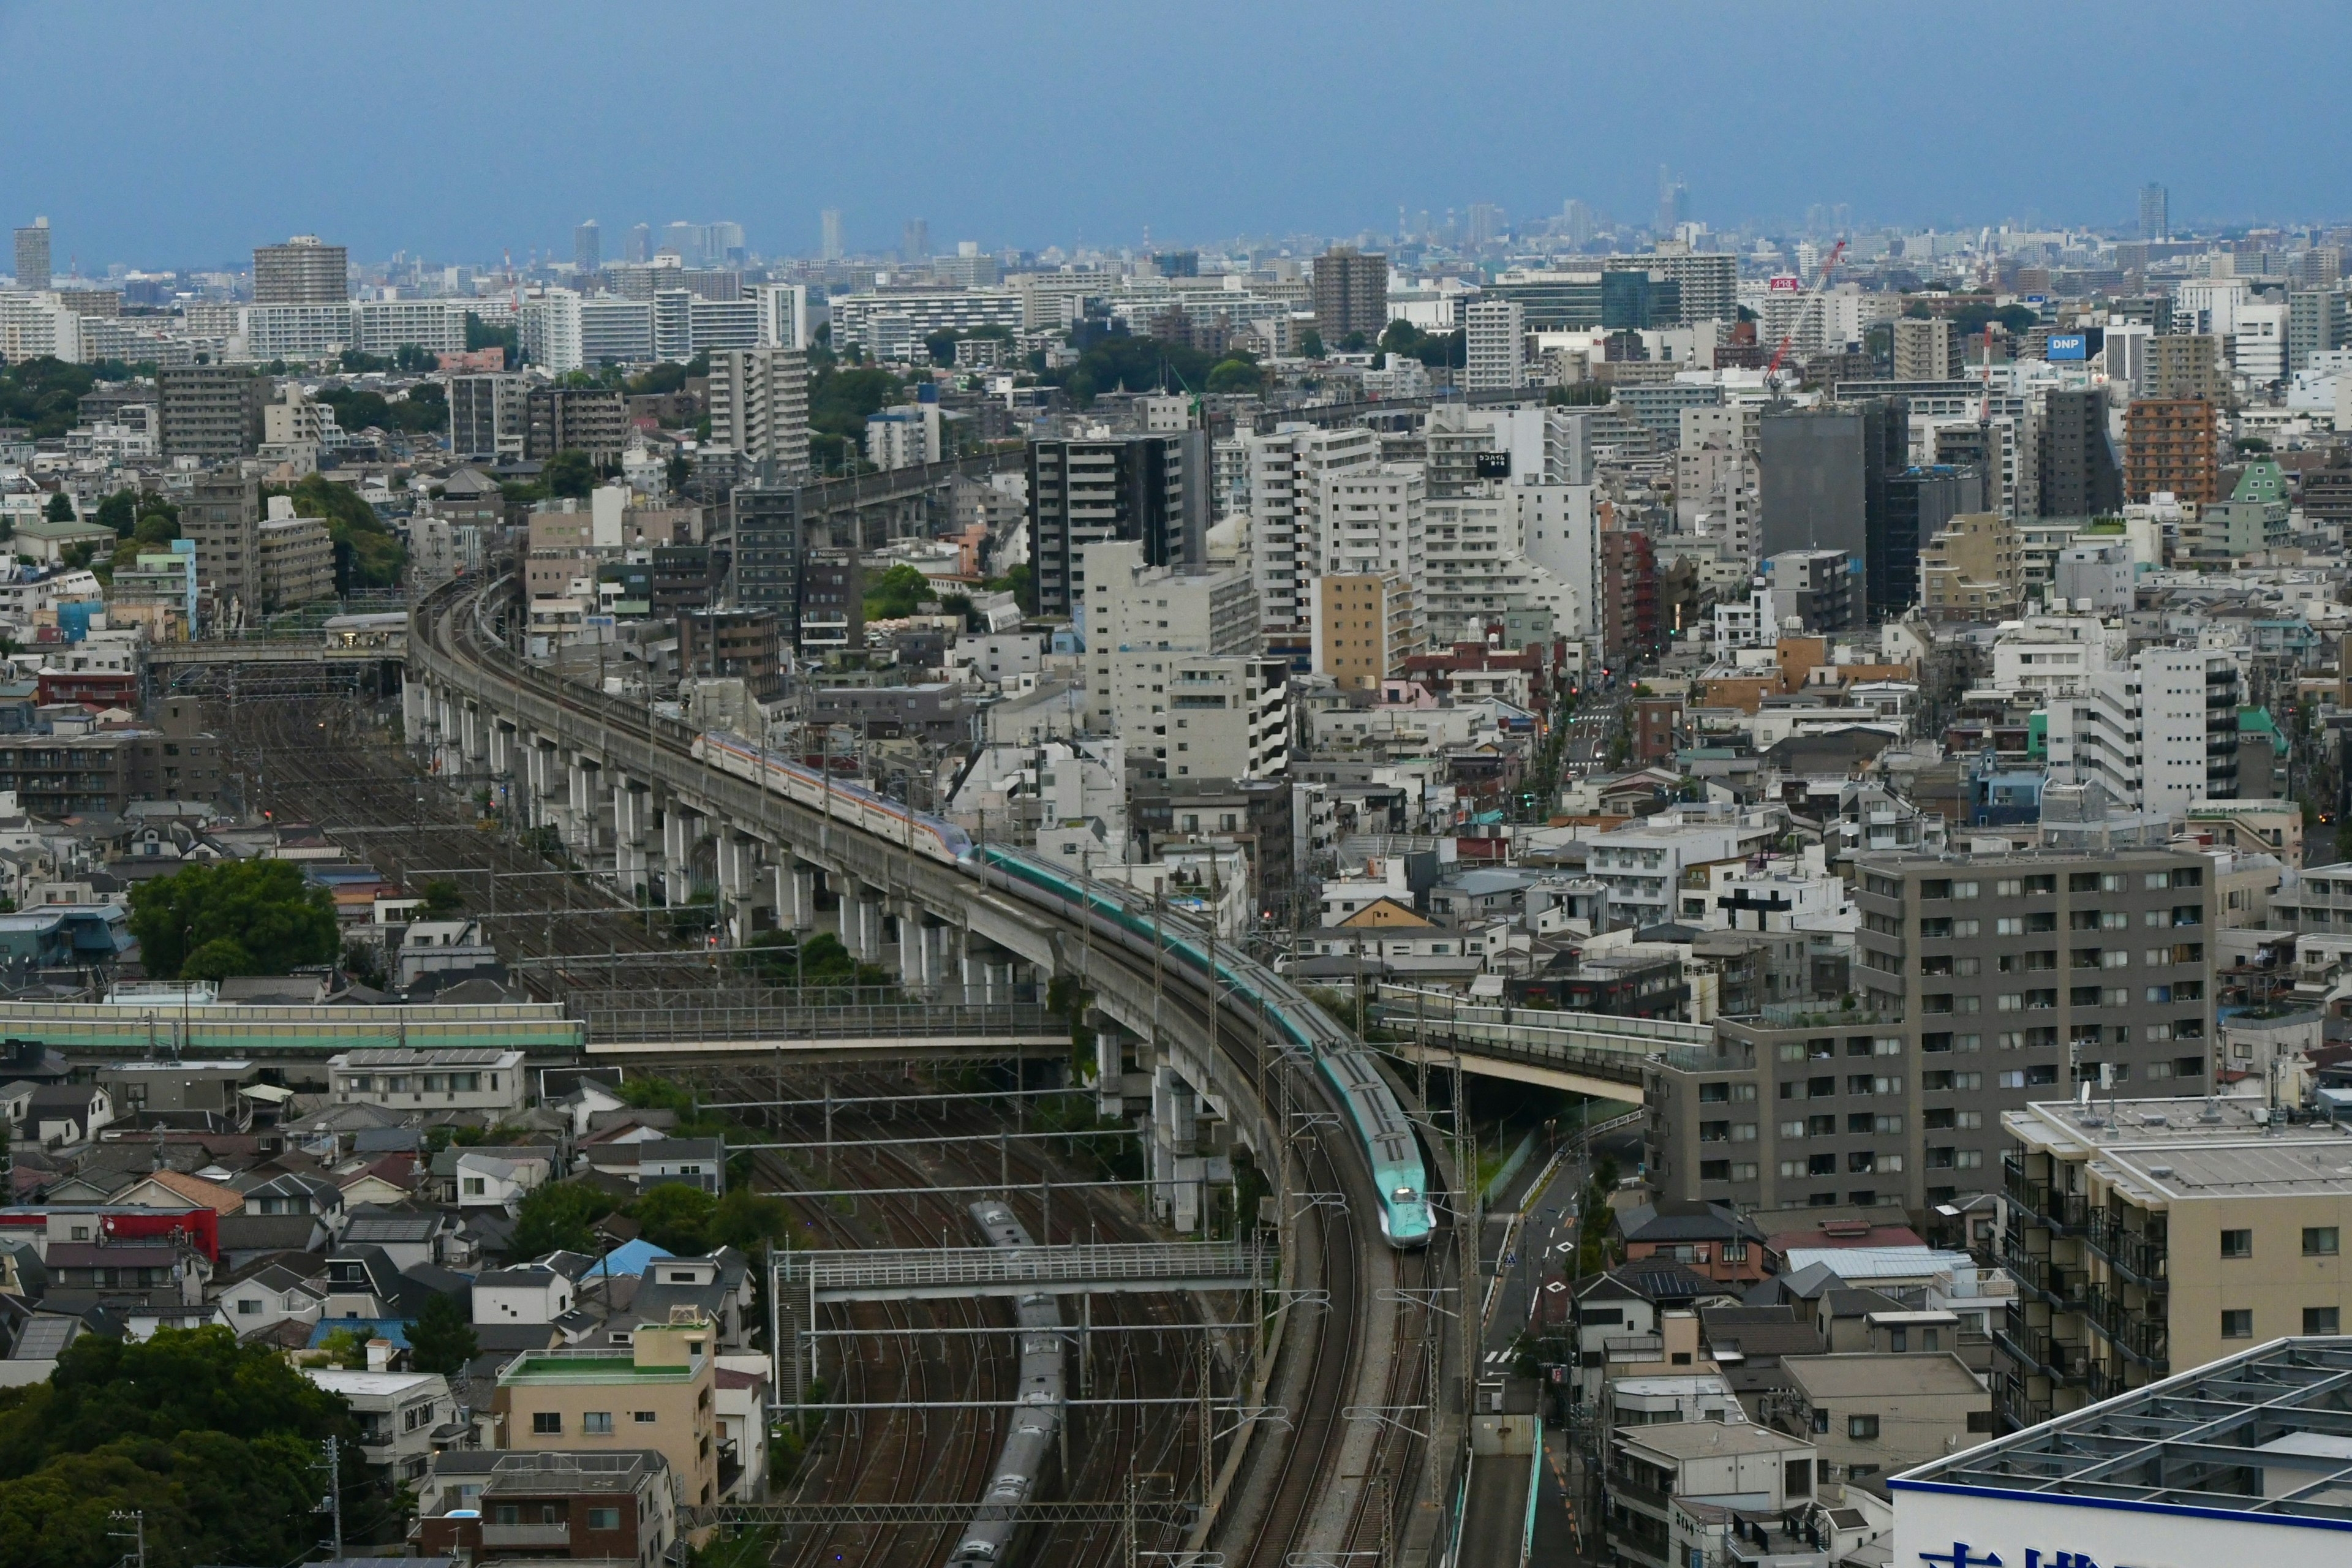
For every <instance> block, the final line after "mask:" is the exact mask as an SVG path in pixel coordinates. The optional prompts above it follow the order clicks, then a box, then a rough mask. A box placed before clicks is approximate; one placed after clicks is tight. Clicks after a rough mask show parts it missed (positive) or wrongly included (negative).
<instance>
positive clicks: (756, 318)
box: [686, 300, 762, 359]
mask: <svg viewBox="0 0 2352 1568" xmlns="http://www.w3.org/2000/svg"><path fill="white" fill-rule="evenodd" d="M761 331H762V326H761V310H760V301H759V300H689V301H688V303H687V342H686V347H687V353H686V357H687V358H688V359H692V358H693V357H694V356H695V355H696V354H702V353H722V352H724V351H725V350H728V349H755V348H758V347H759V346H760V339H761Z"/></svg>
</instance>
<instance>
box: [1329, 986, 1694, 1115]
mask: <svg viewBox="0 0 2352 1568" xmlns="http://www.w3.org/2000/svg"><path fill="white" fill-rule="evenodd" d="M1371 1016H1372V1017H1373V1018H1374V1019H1376V1020H1377V1021H1378V1022H1379V1025H1380V1027H1381V1033H1382V1034H1384V1035H1385V1036H1386V1037H1388V1042H1387V1048H1389V1049H1391V1050H1393V1051H1396V1052H1398V1053H1399V1054H1400V1055H1402V1056H1404V1057H1406V1058H1411V1059H1413V1060H1426V1061H1429V1062H1433V1063H1444V1064H1446V1065H1449V1066H1450V1065H1452V1064H1453V1063H1454V1061H1455V1060H1456V1059H1457V1058H1458V1059H1459V1061H1460V1063H1461V1066H1462V1070H1463V1071H1465V1072H1468V1073H1475V1074H1477V1075H1479V1076H1481V1077H1486V1078H1506V1079H1516V1080H1517V1081H1518V1082H1521V1083H1536V1084H1542V1085H1544V1086H1546V1087H1547V1088H1550V1089H1568V1090H1570V1091H1572V1092H1574V1093H1577V1094H1590V1095H1595V1096H1598V1097H1599V1098H1601V1099H1603V1100H1640V1099H1641V1098H1642V1064H1643V1062H1645V1061H1647V1060H1648V1059H1649V1058H1652V1057H1664V1058H1667V1059H1669V1060H1674V1061H1678V1062H1685V1063H1688V1064H1691V1065H1696V1063H1697V1061H1698V1059H1699V1058H1702V1057H1703V1056H1704V1055H1705V1054H1706V1053H1707V1052H1709V1051H1711V1050H1713V1049H1714V1047H1715V1027H1714V1026H1713V1025H1711V1024H1684V1023H1678V1022H1676V1021H1675V1020H1674V1019H1671V1018H1616V1017H1611V1016H1608V1015H1606V1014H1601V1013H1564V1012H1559V1011H1557V1010H1555V1009H1550V1008H1540V1007H1508V1006H1499V1005H1491V1004H1482V1003H1475V1002H1468V1001H1465V1000H1463V999H1462V998H1461V997H1458V996H1455V995H1454V994H1452V993H1450V992H1444V991H1426V990H1419V989H1416V988H1414V987H1412V986H1403V985H1383V986H1381V992H1380V999H1379V1000H1378V1001H1377V1002H1375V1003H1374V1004H1373V1005H1372V1008H1371Z"/></svg>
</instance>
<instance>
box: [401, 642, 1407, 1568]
mask: <svg viewBox="0 0 2352 1568" xmlns="http://www.w3.org/2000/svg"><path fill="white" fill-rule="evenodd" d="M472 605H473V600H472V599H470V598H467V597H466V596H465V595H450V596H447V597H444V598H440V599H437V600H436V601H433V602H431V603H430V604H429V605H427V606H425V607H422V608H420V611H419V616H418V623H417V626H418V631H419V632H421V633H422V636H421V637H419V636H417V635H416V634H415V633H413V634H412V650H414V648H415V646H417V645H418V644H419V643H422V644H424V645H425V646H431V647H444V646H450V645H455V646H456V647H457V648H458V649H459V650H460V651H458V652H457V653H455V654H452V655H447V656H446V657H455V658H461V659H462V660H463V661H465V662H467V663H469V664H472V665H473V666H475V668H477V669H478V670H480V671H482V672H483V673H484V674H486V675H488V678H489V679H490V680H492V681H493V682H501V683H520V682H522V681H529V683H530V686H531V688H532V690H533V692H534V693H535V695H536V697H537V698H539V699H541V700H551V701H552V702H554V703H555V704H556V705H557V707H558V709H559V710H564V711H568V712H571V713H573V714H576V715H578V716H579V717H580V719H581V720H582V721H583V723H584V724H586V725H587V726H590V727H592V728H594V729H599V730H603V731H608V732H611V733H615V734H627V733H631V732H633V731H635V724H633V723H630V722H628V721H626V719H625V716H622V715H618V714H616V713H614V711H613V710H612V705H611V704H610V703H609V702H608V701H607V700H604V698H602V697H601V695H599V694H596V693H593V692H590V691H587V690H584V689H582V690H569V689H562V688H561V686H560V684H559V683H557V682H553V681H551V680H549V679H545V678H543V677H539V678H534V677H532V676H530V675H527V674H524V673H523V672H520V671H519V670H516V669H514V668H509V665H510V663H511V660H510V658H509V656H507V655H505V653H504V651H503V649H499V650H497V652H495V653H494V652H493V650H492V649H491V648H490V647H488V646H485V644H484V640H483V638H482V636H481V633H480V632H479V630H478V629H477V628H476V626H475V624H474V616H473V613H472ZM652 729H653V726H652V723H651V721H650V720H648V721H647V723H646V733H645V739H646V740H648V741H655V742H657V743H658V737H656V735H654V734H653V733H651V731H652ZM1074 923H1075V922H1074ZM1094 951H1095V957H1094V958H1093V960H1092V962H1094V963H1103V964H1109V965H1114V966H1118V967H1119V968H1121V969H1123V970H1124V972H1125V974H1126V976H1127V978H1128V980H1129V982H1130V983H1132V984H1141V985H1152V984H1153V970H1154V968H1155V965H1154V964H1153V963H1151V962H1150V960H1149V959H1141V958H1139V957H1138V956H1137V955H1135V954H1133V953H1122V952H1118V951H1116V950H1115V949H1111V948H1109V947H1108V946H1106V947H1098V948H1097V949H1095V950H1094ZM1160 1016H1161V1017H1162V1018H1163V1019H1164V1020H1165V1021H1166V1022H1167V1023H1168V1024H1169V1025H1171V1026H1174V1028H1175V1030H1176V1032H1177V1033H1178V1034H1179V1036H1180V1037H1191V1038H1196V1039H1202V1040H1207V1041H1211V1042H1213V1047H1214V1048H1215V1049H1216V1050H1217V1051H1219V1052H1220V1053H1222V1054H1223V1055H1224V1056H1225V1057H1226V1058H1228V1059H1230V1060H1231V1061H1233V1062H1234V1063H1235V1064H1237V1065H1239V1066H1241V1068H1243V1070H1244V1073H1246V1074H1249V1075H1251V1076H1252V1077H1254V1079H1255V1081H1256V1083H1257V1084H1258V1086H1259V1093H1260V1096H1261V1097H1262V1098H1263V1097H1265V1095H1266V1094H1267V1093H1268V1092H1269V1091H1271V1092H1272V1093H1273V1095H1274V1099H1275V1100H1279V1102H1280V1103H1281V1104H1283V1105H1284V1106H1291V1105H1297V1106H1300V1107H1305V1108H1317V1109H1319V1108H1322V1107H1324V1106H1326V1105H1327V1104H1328V1103H1329V1097H1328V1091H1327V1089H1326V1088H1325V1086H1323V1085H1322V1084H1321V1083H1320V1082H1319V1081H1318V1072H1317V1071H1316V1070H1315V1069H1312V1068H1303V1067H1302V1065H1301V1064H1300V1063H1299V1062H1297V1060H1295V1059H1294V1058H1293V1057H1292V1056H1291V1055H1290V1054H1289V1053H1287V1052H1284V1051H1279V1050H1275V1049H1274V1048H1273V1047H1271V1045H1270V1044H1269V1037H1268V1034H1267V1031H1266V1026H1265V1019H1264V1018H1263V1017H1253V1016H1250V1014H1249V1012H1248V1010H1247V1009H1246V1007H1244V1005H1241V1004H1240V1003H1239V1002H1238V1001H1237V1000H1236V999H1235V998H1234V997H1233V996H1231V995H1216V994H1213V992H1212V993H1209V994H1202V993H1198V992H1196V991H1195V990H1194V989H1193V988H1192V986H1191V985H1190V984H1182V985H1179V986H1176V987H1173V988H1171V989H1170V990H1168V991H1167V993H1166V994H1165V997H1164V1001H1163V1003H1162V1005H1161V1010H1160ZM1272 1104H1273V1101H1272V1100H1269V1101H1268V1105H1269V1113H1270V1115H1273V1125H1274V1126H1275V1127H1276V1128H1278V1129H1281V1130H1282V1131H1281V1136H1282V1137H1283V1139H1284V1140H1285V1141H1286V1142H1288V1143H1290V1144H1294V1145H1297V1148H1298V1150H1299V1151H1300V1152H1297V1153H1294V1154H1291V1155H1289V1156H1287V1157H1288V1158H1289V1159H1291V1160H1292V1161H1295V1162H1296V1163H1297V1169H1298V1170H1299V1171H1300V1172H1301V1173H1302V1176H1303V1177H1305V1179H1306V1181H1307V1185H1305V1186H1304V1187H1302V1188H1301V1189H1300V1191H1302V1192H1306V1191H1314V1190H1318V1188H1319V1190H1323V1191H1327V1192H1338V1193H1345V1194H1348V1198H1349V1202H1348V1205H1347V1207H1346V1209H1345V1211H1344V1212H1342V1211H1340V1210H1339V1209H1338V1208H1336V1207H1332V1206H1329V1205H1324V1206H1321V1207H1318V1209H1317V1210H1315V1211H1314V1212H1313V1213H1312V1214H1303V1215H1300V1216H1299V1227H1300V1228H1301V1229H1302V1230H1307V1229H1308V1228H1309V1227H1311V1234H1312V1238H1313V1240H1314V1242H1315V1244H1316V1245H1315V1247H1313V1248H1312V1249H1311V1250H1313V1251H1314V1252H1315V1254H1316V1258H1317V1261H1318V1267H1319V1274H1318V1275H1307V1276H1302V1277H1301V1278H1300V1279H1299V1280H1298V1283H1299V1284H1300V1285H1302V1286H1307V1285H1312V1286H1319V1287H1322V1288H1324V1289H1327V1290H1328V1298H1327V1300H1328V1305H1327V1306H1325V1307H1324V1308H1323V1309H1322V1310H1309V1311H1306V1312H1293V1313H1291V1314H1290V1316H1289V1319H1288V1323H1287V1327H1286V1331H1285V1348H1284V1352H1283V1354H1284V1355H1285V1357H1286V1358H1294V1359H1297V1358H1303V1360H1304V1362H1305V1366H1304V1370H1303V1372H1302V1373H1299V1374H1298V1376H1297V1379H1296V1380H1295V1382H1294V1386H1296V1387H1297V1390H1298V1392H1299V1394H1300V1395H1301V1402H1300V1405H1299V1407H1298V1409H1297V1412H1296V1413H1295V1414H1296V1416H1297V1420H1296V1423H1295V1425H1294V1426H1293V1429H1292V1430H1291V1431H1290V1432H1289V1433H1288V1434H1287V1435H1285V1434H1284V1433H1282V1432H1281V1431H1280V1430H1279V1429H1278V1427H1277V1429H1271V1430H1270V1429H1268V1428H1266V1427H1263V1426H1262V1427H1261V1428H1260V1429H1259V1431H1258V1432H1257V1434H1256V1435H1255V1436H1254V1437H1252V1438H1251V1439H1250V1441H1251V1442H1252V1444H1253V1445H1254V1447H1253V1454H1254V1455H1255V1454H1258V1453H1263V1454H1264V1460H1263V1462H1262V1463H1259V1464H1257V1465H1255V1468H1253V1467H1244V1471H1245V1472H1246V1473H1245V1474H1244V1476H1243V1477H1242V1484H1241V1488H1240V1489H1238V1490H1237V1491H1236V1492H1235V1493H1234V1495H1233V1496H1232V1497H1229V1498H1228V1504H1229V1505H1230V1504H1232V1503H1234V1501H1235V1500H1237V1499H1238V1500H1241V1503H1240V1512H1241V1513H1242V1514H1243V1515H1244V1516H1246V1515H1248V1514H1250V1513H1251V1511H1252V1510H1253V1508H1256V1509H1259V1510H1262V1512H1261V1513H1260V1514H1259V1521H1260V1527H1259V1528H1257V1529H1255V1530H1254V1531H1250V1532H1249V1534H1248V1537H1247V1539H1246V1540H1243V1539H1240V1538H1239V1536H1238V1533H1237V1531H1235V1529H1234V1528H1233V1526H1232V1524H1231V1522H1230V1521H1229V1523H1228V1526H1227V1527H1226V1528H1225V1529H1223V1531H1220V1534H1221V1536H1222V1537H1225V1539H1220V1540H1218V1541H1215V1542H1213V1543H1212V1544H1214V1545H1217V1546H1220V1547H1222V1548H1223V1551H1224V1552H1225V1554H1226V1560H1227V1561H1228V1562H1240V1561H1244V1560H1246V1561H1250V1562H1254V1563H1266V1564H1271V1563H1283V1562H1285V1561H1286V1559H1289V1558H1292V1557H1294V1556H1296V1555H1297V1552H1299V1551H1300V1550H1301V1546H1300V1544H1299V1543H1301V1542H1312V1543H1313V1544H1314V1545H1315V1546H1316V1547H1318V1548H1319V1549H1320V1550H1321V1551H1323V1552H1334V1551H1338V1552H1361V1551H1365V1550H1367V1549H1369V1548H1370V1547H1372V1546H1376V1545H1377V1544H1378V1543H1380V1542H1381V1541H1382V1540H1383V1538H1384V1537H1385V1536H1386V1535H1387V1534H1388V1533H1389V1532H1390V1531H1391V1530H1392V1529H1395V1528H1396V1527H1397V1525H1399V1524H1400V1523H1401V1522H1402V1520H1404V1519H1405V1518H1406V1517H1407V1516H1408V1510H1409V1509H1410V1508H1412V1506H1414V1505H1415V1504H1416V1503H1418V1504H1419V1505H1420V1506H1429V1505H1432V1504H1441V1505H1442V1503H1443V1502H1444V1500H1440V1499H1435V1498H1431V1497H1428V1496H1425V1495H1423V1493H1424V1491H1425V1489H1420V1482H1419V1481H1418V1479H1413V1480H1410V1481H1409V1480H1408V1479H1407V1478H1418V1477H1419V1475H1420V1473H1421V1472H1420V1468H1419V1466H1418V1464H1417V1461H1418V1459H1419V1458H1420V1450H1421V1448H1422V1447H1423V1442H1424V1439H1423V1438H1422V1437H1420V1436H1417V1435H1416V1434H1415V1432H1414V1431H1413V1430H1412V1428H1413V1427H1414V1426H1420V1427H1423V1429H1429V1428H1430V1423H1431V1422H1432V1421H1433V1419H1434V1417H1433V1415H1431V1414H1430V1413H1429V1410H1428V1406H1430V1405H1432V1404H1433V1400H1432V1399H1431V1398H1430V1391H1429V1390H1428V1389H1427V1388H1426V1387H1425V1386H1424V1385H1425V1384H1426V1382H1427V1376H1426V1370H1425V1367H1426V1363H1424V1362H1423V1357H1422V1338H1420V1337H1415V1336H1413V1335H1412V1333H1411V1332H1410V1330H1411V1329H1412V1327H1413V1326H1414V1325H1416V1324H1417V1325H1418V1327H1419V1328H1420V1330H1421V1331H1422V1336H1423V1337H1425V1335H1426V1333H1427V1332H1428V1331H1429V1326H1430V1323H1431V1321H1432V1320H1431V1318H1430V1315H1429V1313H1428V1311H1427V1310H1426V1308H1425V1307H1423V1308H1418V1309H1417V1308H1415V1307H1413V1306H1412V1305H1410V1304H1407V1302H1406V1301H1405V1300H1404V1297H1403V1292H1404V1291H1406V1290H1410V1289H1414V1288H1415V1287H1414V1284H1413V1282H1414V1281H1416V1280H1418V1281H1420V1282H1421V1285H1420V1287H1419V1288H1421V1289H1428V1288H1430V1287H1433V1286H1434V1285H1435V1284H1436V1283H1437V1282H1438V1281H1439V1280H1440V1279H1443V1278H1444V1270H1445V1264H1446V1261H1447V1259H1448V1257H1449V1255H1450V1254H1451V1253H1452V1251H1453V1247H1452V1243H1451V1238H1450V1237H1449V1236H1448V1235H1447V1234H1446V1229H1445V1227H1444V1226H1441V1227H1440V1230H1439V1233H1438V1234H1437V1235H1436V1236H1434V1237H1432V1241H1431V1247H1430V1251H1429V1252H1428V1253H1427V1254H1424V1255H1423V1256H1421V1257H1419V1258H1409V1259H1408V1258H1403V1257H1402V1255H1400V1254H1397V1253H1395V1252H1392V1251H1391V1250H1390V1249H1389V1248H1388V1247H1386V1246H1385V1245H1383V1244H1382V1243H1381V1241H1380V1239H1379V1238H1378V1237H1377V1236H1375V1235H1373V1234H1372V1222H1371V1219H1370V1214H1371V1212H1372V1207H1373V1205H1374V1204H1375V1203H1377V1202H1378V1201H1380V1196H1381V1194H1377V1193H1375V1192H1374V1191H1373V1190H1372V1189H1371V1184H1370V1173H1369V1171H1368V1170H1367V1169H1366V1168H1365V1163H1364V1161H1363V1158H1362V1152H1361V1150H1360V1148H1357V1147H1355V1146H1354V1145H1353V1144H1351V1142H1349V1139H1348V1138H1347V1137H1346V1136H1344V1135H1343V1134H1342V1132H1341V1131H1340V1129H1339V1125H1338V1121H1337V1120H1336V1119H1330V1118H1322V1117H1316V1116H1307V1117H1304V1118H1302V1119H1300V1120H1301V1122H1302V1125H1300V1126H1299V1127H1297V1128H1296V1129H1293V1128H1292V1127H1291V1125H1290V1119H1289V1117H1288V1116H1287V1113H1286V1112H1285V1113H1282V1114H1279V1115H1275V1114H1274V1113H1273V1112H1272ZM1438 1195H1439V1194H1433V1196H1438ZM1017 1201H1018V1198H1017V1194H1016V1202H1017ZM1441 1248H1442V1249H1444V1250H1442V1251H1441V1250H1440V1249H1441ZM1307 1250H1309V1249H1308V1248H1306V1247H1302V1248H1301V1251H1302V1253H1303V1252H1305V1251H1307ZM1375 1325H1377V1326H1378V1328H1379V1331H1380V1333H1381V1336H1384V1337H1385V1342H1384V1343H1382V1344H1379V1345H1375V1344H1372V1343H1370V1340H1371V1339H1372V1338H1373V1337H1374V1335H1373V1332H1372V1331H1373V1329H1374V1326H1375ZM1375 1353H1378V1354H1380V1355H1382V1356H1384V1357H1385V1358H1386V1359H1385V1363H1384V1365H1382V1366H1381V1367H1380V1368H1378V1369H1377V1370H1376V1369H1375V1367H1374V1366H1373V1365H1371V1364H1370V1363H1368V1361H1367V1357H1368V1356H1370V1355H1373V1354H1375ZM1284 1375H1285V1376H1288V1375H1289V1374H1284ZM1351 1399H1357V1400H1364V1401H1370V1400H1373V1399H1378V1400H1380V1401H1381V1406H1384V1407H1386V1408H1387V1411H1388V1413H1389V1414H1391V1415H1393V1418H1392V1419H1381V1418H1379V1415H1378V1414H1377V1413H1378V1412H1379V1411H1380V1410H1381V1407H1379V1406H1376V1407H1374V1410H1375V1414H1374V1415H1366V1414H1365V1413H1364V1412H1358V1414H1357V1415H1356V1416H1355V1417H1354V1418H1352V1419H1351V1418H1350V1417H1349V1415H1344V1414H1342V1412H1343V1409H1344V1408H1345V1407H1346V1406H1347V1405H1349V1402H1350V1400H1351ZM1414 1405H1419V1406H1422V1407H1423V1408H1422V1409H1421V1410H1420V1411H1419V1412H1414V1411H1412V1410H1410V1409H1399V1408H1397V1407H1410V1406H1414ZM1343 1470H1345V1471H1347V1472H1348V1473H1342V1471H1343ZM1269 1472H1270V1475H1269ZM1374 1473H1378V1474H1381V1475H1382V1476H1388V1477H1395V1478H1397V1482H1396V1484H1394V1485H1392V1486H1384V1487H1381V1488H1373V1487H1369V1486H1367V1485H1366V1484H1365V1481H1366V1479H1367V1478H1368V1477H1369V1476H1370V1475H1372V1474H1374ZM1375 1498H1377V1499H1378V1500H1377V1501H1375ZM1252 1499H1255V1501H1253V1500H1252ZM1400 1533H1401V1531H1400Z"/></svg>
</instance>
